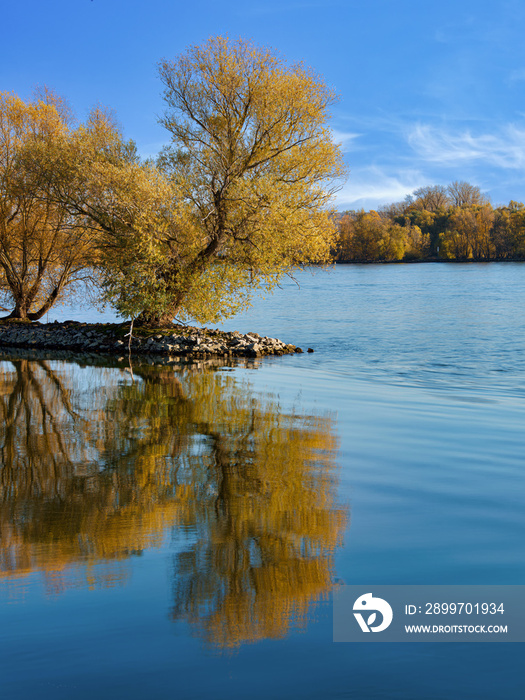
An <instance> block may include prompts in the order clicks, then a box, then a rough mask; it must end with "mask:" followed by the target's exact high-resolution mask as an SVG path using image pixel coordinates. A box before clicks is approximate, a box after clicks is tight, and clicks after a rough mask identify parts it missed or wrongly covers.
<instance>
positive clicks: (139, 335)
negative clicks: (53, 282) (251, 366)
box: [0, 321, 313, 358]
mask: <svg viewBox="0 0 525 700" xmlns="http://www.w3.org/2000/svg"><path fill="white" fill-rule="evenodd" d="M129 330H130V325H129V323H127V324H116V323H100V324H93V323H80V322H78V321H65V322H63V323H59V322H57V321H55V322H54V323H23V322H13V321H4V322H2V323H0V347H14V348H26V349H43V350H68V351H71V352H83V353H85V352H89V353H94V354H99V353H104V354H112V355H115V354H117V355H123V354H127V353H128V347H129ZM308 351H309V352H313V350H312V349H311V348H308ZM131 352H132V354H133V355H161V356H175V357H176V356H182V357H192V358H206V357H263V356H266V355H290V354H292V353H302V352H303V351H302V350H301V348H298V347H296V346H295V345H290V344H286V343H283V342H282V341H281V340H278V339H277V338H268V337H261V336H260V335H259V334H258V333H246V334H242V333H239V332H238V331H230V332H225V331H219V330H214V329H210V328H194V327H191V326H182V325H177V326H173V328H169V329H157V330H150V329H144V328H140V329H138V328H136V329H134V330H133V335H132V340H131Z"/></svg>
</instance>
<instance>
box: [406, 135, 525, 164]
mask: <svg viewBox="0 0 525 700" xmlns="http://www.w3.org/2000/svg"><path fill="white" fill-rule="evenodd" d="M407 140H408V143H409V145H410V146H411V147H412V148H413V149H414V151H415V152H416V154H417V155H418V156H419V157H420V158H422V159H423V160H424V161H427V162H431V163H437V164H439V165H462V164H463V165H464V164H469V163H472V164H474V163H485V164H488V165H492V166H496V167H499V168H505V169H507V168H511V169H521V168H524V167H525V128H520V127H518V126H516V125H514V124H508V125H506V126H504V127H503V128H501V129H500V130H499V132H498V133H495V134H477V135H476V134H472V133H471V132H470V131H469V130H465V131H462V132H459V131H451V130H445V129H441V128H439V127H433V126H429V125H423V124H418V125H416V126H414V127H412V128H411V129H410V130H409V133H408V137H407Z"/></svg>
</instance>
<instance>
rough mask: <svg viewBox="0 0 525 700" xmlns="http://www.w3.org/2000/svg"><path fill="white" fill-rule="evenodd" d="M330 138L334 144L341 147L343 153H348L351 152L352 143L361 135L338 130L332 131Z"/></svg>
mask: <svg viewBox="0 0 525 700" xmlns="http://www.w3.org/2000/svg"><path fill="white" fill-rule="evenodd" d="M332 136H333V139H334V142H335V143H337V144H339V145H340V146H341V150H342V151H343V153H348V151H352V150H353V147H352V146H353V142H354V141H355V140H356V139H358V138H359V137H360V136H361V134H355V133H353V132H350V131H340V130H339V129H332Z"/></svg>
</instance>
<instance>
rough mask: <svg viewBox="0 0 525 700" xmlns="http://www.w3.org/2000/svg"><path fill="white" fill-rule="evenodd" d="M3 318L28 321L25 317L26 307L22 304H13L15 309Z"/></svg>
mask: <svg viewBox="0 0 525 700" xmlns="http://www.w3.org/2000/svg"><path fill="white" fill-rule="evenodd" d="M4 318H5V319H6V318H15V319H19V320H20V321H28V320H29V317H28V315H27V307H26V305H25V304H24V303H23V302H15V308H14V309H13V310H12V311H11V313H10V314H9V315H8V316H4Z"/></svg>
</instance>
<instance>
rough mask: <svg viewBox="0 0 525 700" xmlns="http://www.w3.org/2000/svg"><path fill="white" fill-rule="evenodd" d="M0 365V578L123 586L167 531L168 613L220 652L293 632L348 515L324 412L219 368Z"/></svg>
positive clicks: (320, 589)
mask: <svg viewBox="0 0 525 700" xmlns="http://www.w3.org/2000/svg"><path fill="white" fill-rule="evenodd" d="M0 368H1V371H0V412H1V418H2V423H1V428H0V445H1V464H0V468H1V471H0V506H1V515H0V528H1V546H0V575H1V576H2V577H4V578H5V577H20V576H23V575H24V574H28V573H31V572H38V573H39V574H40V575H41V576H42V577H43V579H44V581H45V584H46V586H47V587H48V589H50V590H52V591H60V590H61V589H64V588H67V587H68V586H73V585H89V586H92V587H98V586H101V585H114V584H115V583H122V582H124V581H125V580H126V577H127V576H128V574H129V572H130V570H131V567H132V564H133V555H137V554H140V553H141V552H143V551H144V550H145V549H148V548H151V547H154V546H160V545H162V543H163V542H166V540H167V539H168V537H169V536H170V535H172V534H173V533H175V534H176V535H177V539H178V541H179V550H180V551H179V552H178V553H177V554H175V555H174V565H173V572H172V579H173V584H172V588H173V604H172V609H171V616H172V618H173V619H174V620H185V621H188V622H190V623H191V624H192V625H193V627H194V630H195V631H196V632H197V633H198V634H199V635H200V636H202V638H203V639H205V640H206V641H207V642H210V643H214V644H218V645H220V646H236V645H239V644H241V643H243V642H246V641H255V640H257V639H263V638H268V637H281V636H284V635H285V634H286V633H287V631H288V629H289V628H290V626H291V625H301V624H304V622H305V621H306V616H307V613H308V610H309V608H310V606H311V604H312V603H313V602H314V601H315V600H318V599H319V598H320V597H322V596H323V595H325V594H326V593H327V591H328V590H329V588H330V586H331V583H332V577H333V571H332V568H333V555H334V550H335V548H336V547H337V546H338V545H340V544H341V538H342V533H343V531H344V528H345V526H346V521H347V513H346V510H345V509H344V508H343V507H341V506H340V505H338V504H337V501H336V497H335V491H336V473H335V466H336V465H335V461H334V459H335V454H336V448H337V444H336V437H335V430H334V428H335V426H334V419H333V417H332V416H329V415H328V416H327V415H322V416H319V415H311V414H310V415H305V414H302V413H300V412H299V413H298V412H289V411H288V412H287V411H285V410H283V408H282V407H281V406H280V405H279V402H278V400H277V399H276V398H272V397H270V396H262V395H258V394H256V393H255V392H254V391H253V389H252V388H251V387H250V385H249V383H248V382H242V381H239V380H238V379H237V378H236V377H235V376H234V375H232V374H231V373H226V372H220V371H217V369H218V367H217V365H210V366H208V367H202V366H201V367H199V368H197V367H194V366H184V365H179V366H150V365H144V366H140V367H135V368H134V374H135V382H134V383H132V382H131V380H130V377H129V375H128V374H126V372H125V371H124V370H123V369H119V368H116V367H113V368H111V367H105V368H104V367H96V368H95V367H89V366H84V367H80V366H79V365H76V364H73V363H66V362H56V361H54V362H53V361H46V360H42V359H40V360H34V359H33V360H29V359H24V358H23V357H11V358H10V359H9V360H7V359H4V361H3V362H2V363H1V365H0ZM181 538H182V539H181ZM181 541H182V542H183V544H180V543H181Z"/></svg>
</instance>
